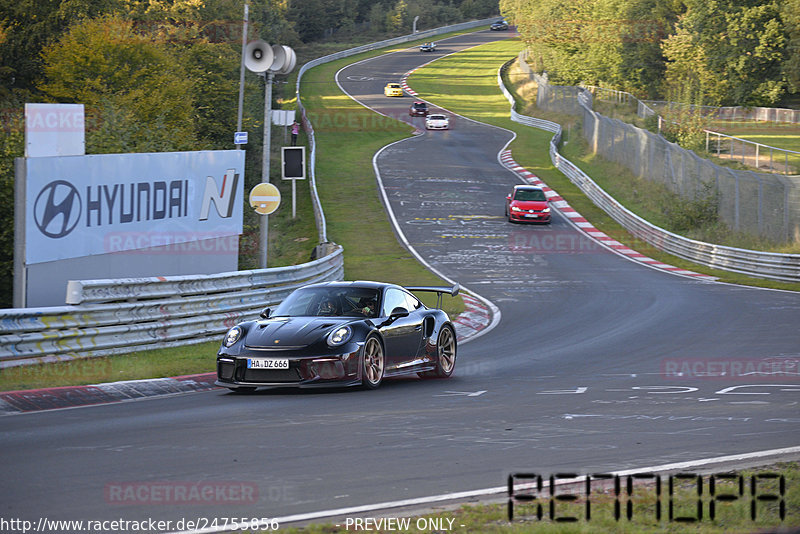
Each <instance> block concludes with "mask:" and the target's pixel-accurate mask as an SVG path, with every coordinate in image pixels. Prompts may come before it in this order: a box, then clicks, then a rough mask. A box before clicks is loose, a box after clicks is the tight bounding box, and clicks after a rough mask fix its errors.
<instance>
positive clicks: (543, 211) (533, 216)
mask: <svg viewBox="0 0 800 534" xmlns="http://www.w3.org/2000/svg"><path fill="white" fill-rule="evenodd" d="M505 215H506V217H507V218H508V221H509V222H539V223H547V224H549V223H550V206H549V205H548V202H547V195H545V193H544V189H542V188H541V187H538V186H535V185H515V186H514V190H513V191H511V193H510V194H509V195H508V196H506V210H505Z"/></svg>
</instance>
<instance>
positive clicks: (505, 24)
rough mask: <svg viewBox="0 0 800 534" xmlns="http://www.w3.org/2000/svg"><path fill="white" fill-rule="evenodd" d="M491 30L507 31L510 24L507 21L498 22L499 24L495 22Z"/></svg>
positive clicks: (490, 27)
mask: <svg viewBox="0 0 800 534" xmlns="http://www.w3.org/2000/svg"><path fill="white" fill-rule="evenodd" d="M489 29H490V30H494V31H505V30H507V29H508V22H506V21H505V20H498V21H497V22H493V23H492V25H491V26H489Z"/></svg>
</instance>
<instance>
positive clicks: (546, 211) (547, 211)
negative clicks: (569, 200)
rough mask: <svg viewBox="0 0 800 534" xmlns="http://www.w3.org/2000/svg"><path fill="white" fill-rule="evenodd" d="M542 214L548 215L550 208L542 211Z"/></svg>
mask: <svg viewBox="0 0 800 534" xmlns="http://www.w3.org/2000/svg"><path fill="white" fill-rule="evenodd" d="M542 213H550V208H545V209H543V210H542Z"/></svg>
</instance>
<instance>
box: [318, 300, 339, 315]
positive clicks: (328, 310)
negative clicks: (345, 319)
mask: <svg viewBox="0 0 800 534" xmlns="http://www.w3.org/2000/svg"><path fill="white" fill-rule="evenodd" d="M317 315H338V313H337V311H336V303H335V302H333V299H331V298H330V297H328V298H325V299H323V300H322V302H320V303H319V309H318V313H317Z"/></svg>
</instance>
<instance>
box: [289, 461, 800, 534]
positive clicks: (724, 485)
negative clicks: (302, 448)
mask: <svg viewBox="0 0 800 534" xmlns="http://www.w3.org/2000/svg"><path fill="white" fill-rule="evenodd" d="M720 474H724V475H731V476H732V477H733V478H725V477H720V476H719V475H720ZM770 475H777V476H778V477H780V476H783V477H784V479H783V480H784V490H783V491H781V488H780V478H768V477H769V476H770ZM714 476H715V482H716V484H715V489H714V490H713V492H714V493H712V490H711V489H710V487H709V483H710V479H711V475H696V476H694V477H693V478H692V479H688V478H686V479H679V478H677V477H676V478H674V479H673V481H674V482H675V484H674V486H673V487H672V488H670V487H669V484H668V481H669V476H668V475H662V478H661V482H660V484H661V493H660V495H658V496H657V494H656V491H655V489H656V485H655V483H647V484H637V485H635V486H634V487H633V491H632V497H630V498H628V496H627V495H628V494H627V493H626V489H625V486H624V485H623V486H622V488H621V491H620V495H619V496H618V497H617V496H615V494H614V493H613V490H610V489H609V490H607V491H605V492H598V491H596V490H595V489H594V486H593V491H592V493H591V494H590V495H589V496H587V494H586V492H585V490H584V489H583V488H582V487H579V488H575V489H572V490H566V491H562V490H558V491H557V493H556V496H557V497H558V496H561V498H560V499H556V498H551V496H550V494H549V492H548V486H547V483H548V482H547V480H544V490H543V491H539V492H528V493H527V494H528V495H534V496H536V497H538V498H537V500H536V501H533V502H527V503H526V502H522V501H521V500H520V501H517V502H516V503H515V506H514V512H513V519H512V520H509V510H508V504H507V503H503V504H479V505H464V506H460V507H458V508H454V509H448V510H446V511H440V512H434V513H429V514H425V515H416V516H402V515H396V516H393V515H392V514H391V513H390V514H388V515H383V514H380V515H376V516H373V517H372V518H370V519H371V520H372V521H374V522H376V521H377V520H378V518H392V519H394V521H395V523H392V524H394V525H398V523H399V524H400V525H403V526H405V525H407V526H408V528H391V527H390V528H369V529H366V528H362V529H356V528H355V526H356V524H355V518H354V517H353V518H349V523H348V521H347V520H341V521H340V522H339V523H338V525H337V524H315V525H310V526H307V527H288V528H282V529H281V530H282V531H285V532H287V533H288V534H301V533H303V534H306V533H307V534H335V533H345V532H353V531H354V530H362V531H369V532H397V531H401V532H409V533H416V532H443V531H452V532H458V533H459V534H472V533H476V534H478V533H480V534H506V533H508V534H517V533H524V532H537V533H544V534H568V533H597V534H605V533H608V534H612V533H655V532H676V533H677V532H680V533H697V534H723V533H724V534H728V533H754V532H761V533H766V532H770V533H772V532H786V533H789V532H797V530H796V529H797V527H798V526H800V470H799V469H798V464H797V463H796V462H787V463H778V464H774V465H770V466H766V467H759V468H755V469H747V470H742V471H737V472H728V473H715V475H714ZM738 477H741V478H742V481H743V482H744V487H745V488H746V489H744V490H743V492H742V494H741V495H740V494H739V489H738V487H737V485H738ZM754 478H755V480H756V481H757V484H756V492H755V496H756V497H757V499H756V504H755V519H753V517H752V512H753V510H752V508H751V506H752V504H753V499H752V495H753V493H752V488H751V486H750V483H751V481H752V480H753V479H754ZM698 480H699V483H698ZM623 484H624V480H623ZM700 484H702V489H703V491H702V493H701V494H700V495H698V491H697V488H698V485H700ZM712 495H713V497H712ZM723 495H727V496H734V497H735V498H734V499H732V500H723V497H722V496H723ZM565 496H574V497H575V498H574V499H573V500H568V499H567V498H564V497H565ZM759 496H760V497H762V499H758V497H759ZM767 496H774V497H775V499H774V500H767V499H763V497H767ZM712 501H713V502H714V512H713V517H714V518H713V519H711V503H712ZM781 501H783V508H784V516H783V519H781V511H780V508H781ZM551 502H552V503H553V508H552V509H551V508H550V503H551ZM587 502H588V503H589V510H590V512H589V515H588V516H587V512H586V510H587ZM629 502H630V508H628V503H629ZM617 503H619V507H620V510H619V519H615V505H616V504H617ZM656 503H659V505H658V506H660V508H658V509H657V504H656ZM539 507H541V518H539V510H538V508H539ZM551 510H552V511H551ZM657 510H658V512H660V513H659V515H658V516H657V515H656V514H657ZM551 514H552V516H551ZM628 514H629V515H628ZM358 517H360V518H362V520H364V519H366V518H364V516H358ZM403 517H406V518H407V519H408V521H407V522H405V523H403V522H401V521H402V518H403ZM551 517H552V518H551ZM568 517H570V518H574V519H575V521H569V520H565V518H568ZM559 518H560V519H561V520H558V519H559ZM362 524H363V523H362ZM376 524H377V523H372V525H376ZM386 524H387V523H383V525H386ZM348 526H349V527H350V528H349V529H348V528H347V527H348ZM437 526H439V527H440V528H436V527H437Z"/></svg>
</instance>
